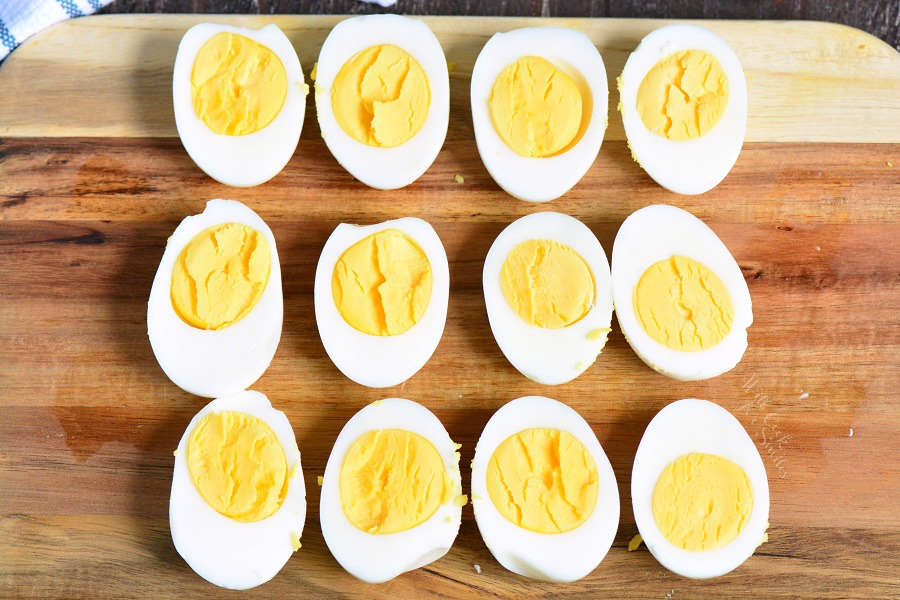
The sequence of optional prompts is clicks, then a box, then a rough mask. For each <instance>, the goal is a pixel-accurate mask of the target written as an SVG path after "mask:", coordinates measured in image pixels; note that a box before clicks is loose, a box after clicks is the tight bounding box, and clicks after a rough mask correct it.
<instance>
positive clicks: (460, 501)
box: [453, 494, 469, 508]
mask: <svg viewBox="0 0 900 600" xmlns="http://www.w3.org/2000/svg"><path fill="white" fill-rule="evenodd" d="M468 503H469V497H468V496H466V495H465V494H459V495H458V496H456V497H455V498H453V506H459V507H460V508H461V507H463V506H465V505H466V504H468Z"/></svg>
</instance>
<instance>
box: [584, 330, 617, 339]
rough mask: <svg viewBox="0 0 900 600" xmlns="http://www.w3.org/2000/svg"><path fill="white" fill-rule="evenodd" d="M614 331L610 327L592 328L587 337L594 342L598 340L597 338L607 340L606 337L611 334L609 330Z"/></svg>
mask: <svg viewBox="0 0 900 600" xmlns="http://www.w3.org/2000/svg"><path fill="white" fill-rule="evenodd" d="M610 331H612V329H610V328H609V327H601V328H600V329H591V330H590V331H588V334H587V339H589V340H591V341H592V342H596V341H597V340H603V341H606V337H607V336H608V335H609V332H610Z"/></svg>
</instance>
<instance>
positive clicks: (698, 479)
mask: <svg viewBox="0 0 900 600" xmlns="http://www.w3.org/2000/svg"><path fill="white" fill-rule="evenodd" d="M752 510H753V490H752V489H751V487H750V480H749V479H748V477H747V473H746V472H745V471H744V469H742V468H741V467H740V466H738V465H736V464H735V463H733V462H731V461H730V460H728V459H726V458H722V457H721V456H716V455H715V454H702V453H693V454H686V455H684V456H681V457H679V458H677V459H675V460H674V461H672V462H671V463H669V464H668V465H667V466H666V468H665V469H663V472H662V474H661V475H660V476H659V479H658V480H657V481H656V487H654V488H653V518H654V519H655V520H656V526H657V527H659V530H660V532H661V533H662V534H663V535H664V536H665V538H666V539H667V540H669V541H670V542H671V543H672V544H674V545H675V546H678V547H679V548H681V549H682V550H691V551H693V552H702V551H705V550H712V549H714V548H719V547H721V546H724V545H726V544H728V543H729V542H730V541H731V540H733V539H734V538H736V537H737V535H738V534H739V533H740V532H741V530H743V529H744V526H745V525H746V524H747V521H748V520H749V518H750V512H751V511H752Z"/></svg>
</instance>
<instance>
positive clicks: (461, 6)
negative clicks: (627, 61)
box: [102, 0, 900, 50]
mask: <svg viewBox="0 0 900 600" xmlns="http://www.w3.org/2000/svg"><path fill="white" fill-rule="evenodd" d="M544 4H545V2H541V1H538V0H501V1H500V2H496V1H494V0H398V2H397V4H395V5H394V6H393V7H392V8H391V9H388V10H390V11H396V12H399V13H402V14H408V15H459V16H463V15H465V16H518V17H526V16H531V17H539V16H541V10H542V8H543V6H544ZM546 5H547V12H548V13H549V15H548V16H551V17H619V18H621V17H640V18H660V19H725V18H727V19H790V20H793V19H804V20H811V21H833V22H837V23H843V24H844V25H849V26H851V27H858V28H859V29H862V30H864V31H868V32H869V33H871V34H872V35H875V36H877V37H879V38H881V39H882V40H884V41H886V42H887V43H888V44H890V45H891V46H893V47H894V48H896V49H898V50H900V5H898V4H897V3H896V2H894V1H893V0H867V1H866V2H843V1H840V0H825V1H820V2H806V1H805V0H757V1H756V2H723V1H721V0H720V1H718V2H708V1H705V0H661V1H656V2H652V3H648V2H646V1H645V0H613V1H610V0H549V1H548V2H546ZM384 10H385V9H383V8H381V7H379V6H378V5H374V4H367V3H364V2H360V1H359V0H255V1H254V2H251V1H249V0H168V1H167V2H159V0H115V1H114V2H113V3H112V4H109V5H108V6H106V8H104V9H103V11H102V12H104V13H108V14H112V13H153V12H156V13H161V12H166V13H225V14H228V13H250V14H253V13H255V14H275V13H281V14H292V13H293V14H371V13H376V12H383V11H384Z"/></svg>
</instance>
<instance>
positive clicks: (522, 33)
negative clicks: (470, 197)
mask: <svg viewBox="0 0 900 600" xmlns="http://www.w3.org/2000/svg"><path fill="white" fill-rule="evenodd" d="M523 56H539V57H541V58H544V59H545V60H547V61H549V62H551V63H552V64H553V65H554V66H555V67H556V68H558V69H560V70H561V71H563V72H565V73H566V74H568V75H569V76H571V77H572V79H573V80H574V81H575V83H576V84H578V87H579V89H581V90H582V94H584V92H585V91H589V92H590V98H589V99H588V98H585V100H586V101H590V102H592V107H591V121H590V123H589V124H588V126H587V128H586V129H585V130H584V134H583V135H582V137H581V139H580V140H578V142H577V143H576V144H575V145H574V146H572V147H571V148H569V149H568V150H566V151H565V152H562V153H560V154H557V155H555V156H548V157H542V158H537V157H535V158H532V157H525V156H520V155H519V154H516V153H515V152H513V150H512V149H511V148H510V147H509V146H507V145H506V143H505V142H504V141H503V139H502V138H501V137H500V136H499V135H498V134H497V131H496V129H494V124H493V122H492V121H491V115H490V110H489V109H488V98H490V96H491V89H492V88H493V87H494V82H495V81H496V80H497V77H498V76H499V75H500V72H501V71H503V69H505V68H506V67H507V66H508V65H510V64H512V63H514V62H515V61H516V60H518V59H519V58H522V57H523ZM608 102H609V88H608V85H607V81H606V68H605V67H604V65H603V58H602V57H601V56H600V53H599V52H598V51H597V48H596V47H594V44H593V42H591V40H590V38H588V37H587V36H586V35H585V34H583V33H582V32H580V31H577V30H575V29H568V28H564V27H526V28H523V29H515V30H513V31H508V32H505V33H495V34H494V35H493V36H492V37H491V39H489V40H488V42H487V43H486V44H485V45H484V48H482V49H481V52H480V53H479V54H478V59H477V60H476V61H475V66H474V67H473V69H472V84H471V103H472V125H473V126H474V129H475V142H476V144H477V146H478V154H479V155H480V156H481V160H482V162H483V163H484V166H485V168H486V169H487V170H488V173H490V175H491V177H492V178H493V179H494V181H496V182H497V185H499V186H500V187H501V188H503V189H504V190H505V191H506V193H508V194H510V195H511V196H515V197H516V198H519V199H520V200H527V201H529V202H546V201H548V200H553V199H554V198H558V197H560V196H562V195H563V194H565V193H566V192H567V191H569V189H570V188H572V186H574V185H575V184H576V183H578V181H579V180H580V179H581V178H582V177H583V176H584V174H585V173H586V172H587V170H588V168H590V166H591V165H592V164H593V163H594V160H595V159H596V158H597V153H598V152H599V151H600V144H602V143H603V135H604V133H605V132H606V124H607V105H608Z"/></svg>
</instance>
